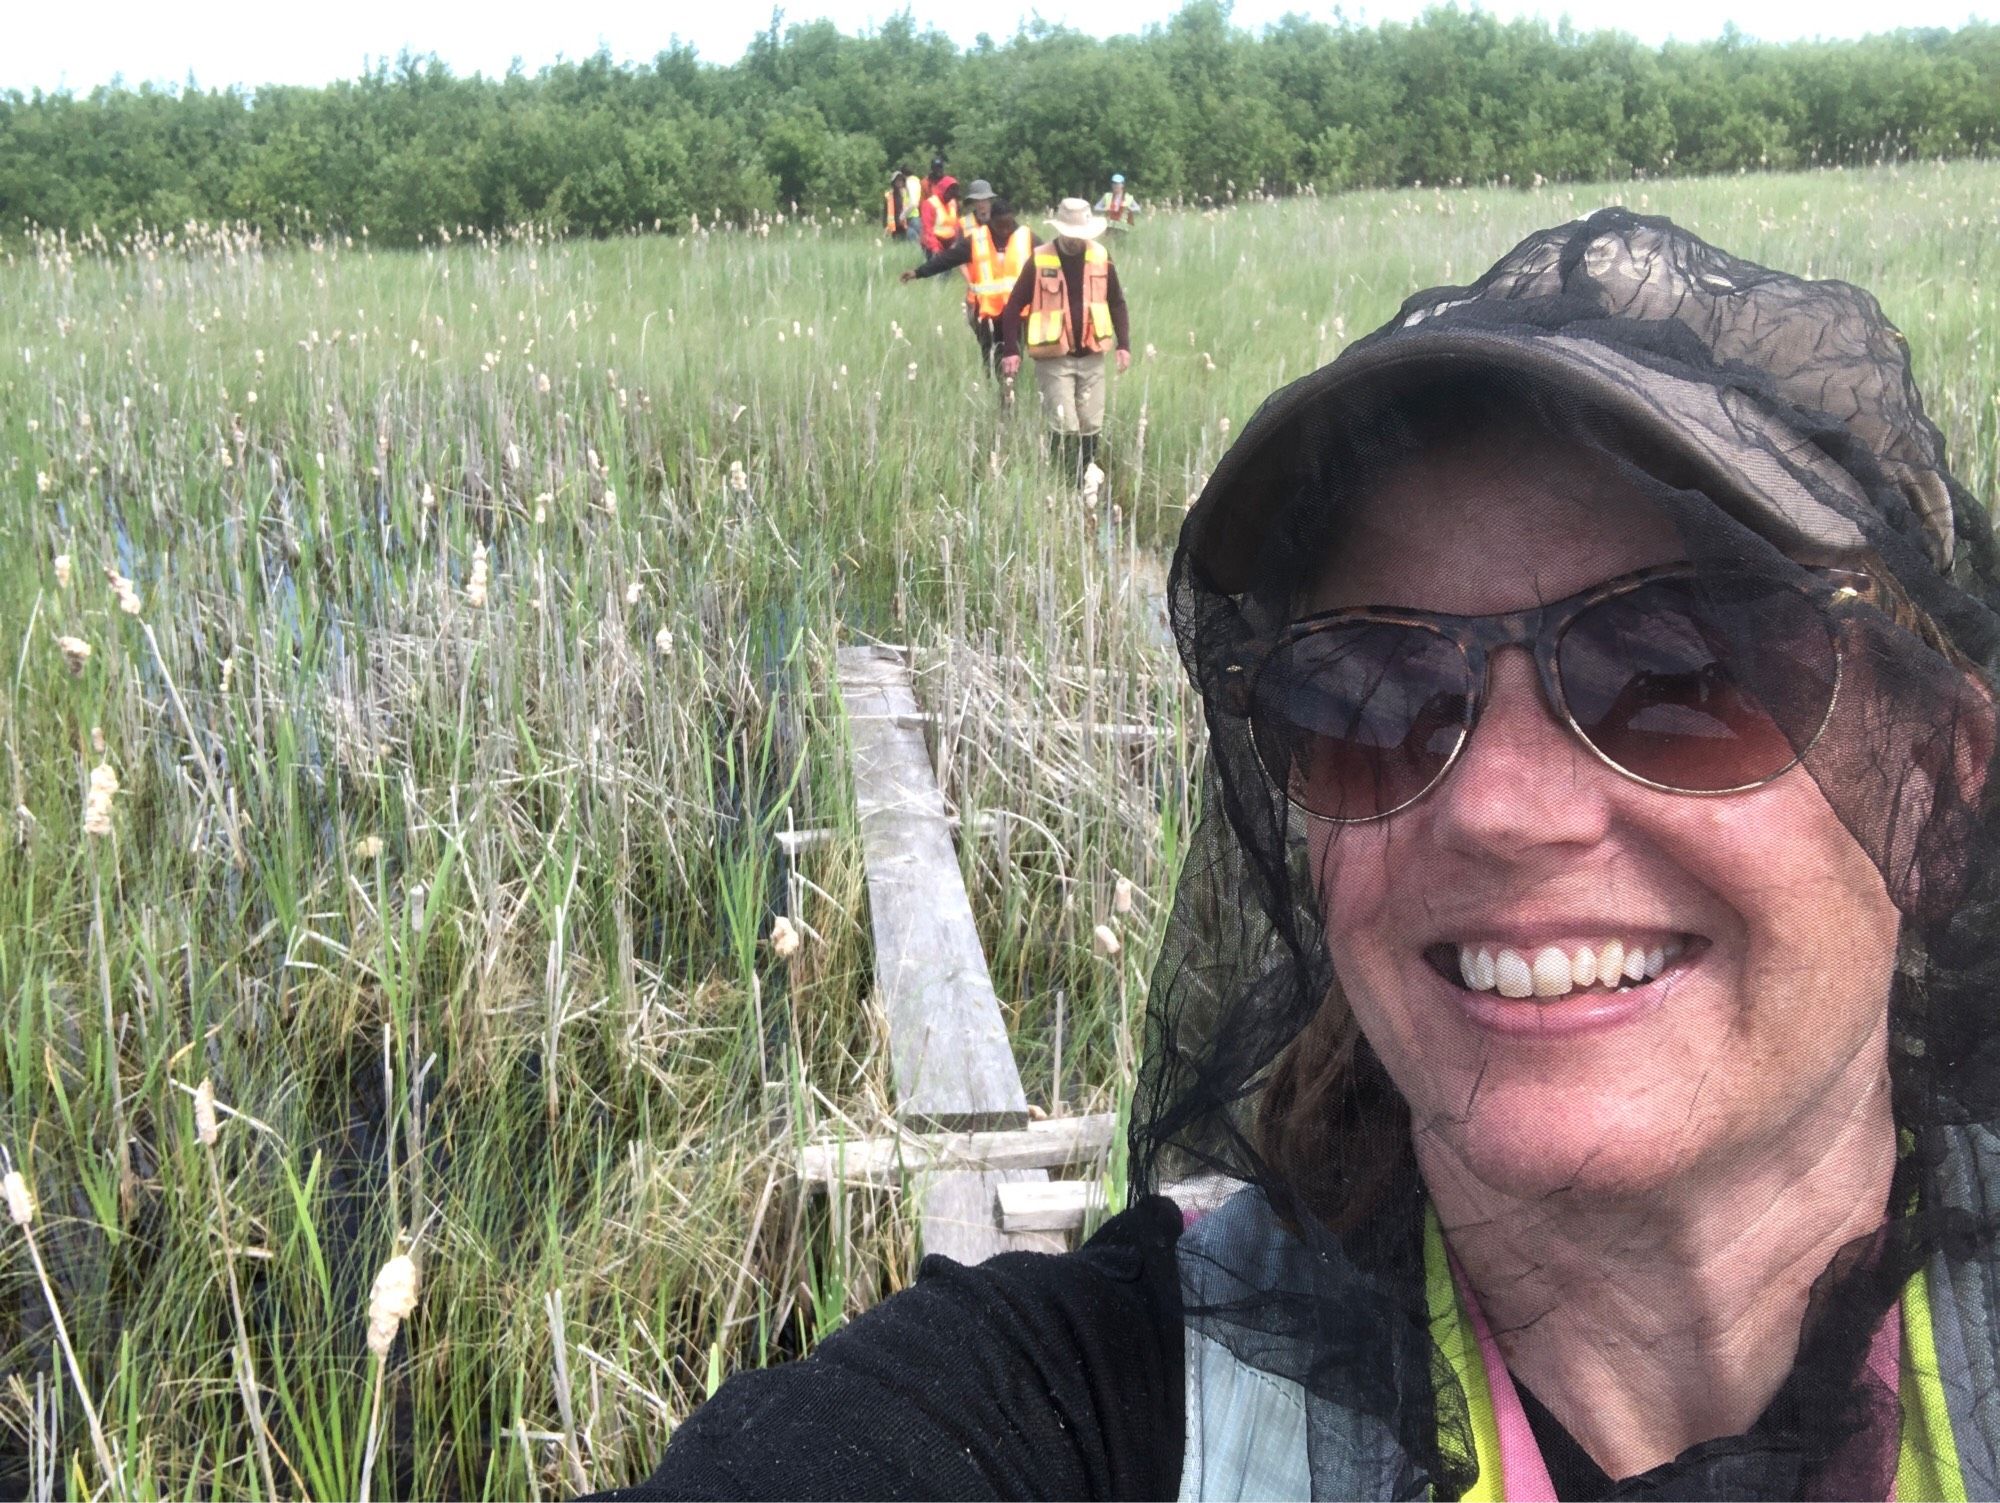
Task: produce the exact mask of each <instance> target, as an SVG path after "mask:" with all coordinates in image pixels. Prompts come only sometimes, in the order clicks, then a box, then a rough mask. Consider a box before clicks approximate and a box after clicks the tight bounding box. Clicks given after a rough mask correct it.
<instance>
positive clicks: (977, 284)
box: [901, 177, 1035, 391]
mask: <svg viewBox="0 0 2000 1503" xmlns="http://www.w3.org/2000/svg"><path fill="white" fill-rule="evenodd" d="M960 198H961V200H962V201H963V202H964V204H965V206H966V208H967V209H968V210H969V211H970V214H971V221H970V222H969V223H967V224H966V225H965V226H964V233H962V234H961V235H959V236H958V238H957V239H955V240H949V241H946V242H945V244H944V246H943V247H942V248H941V249H940V250H939V251H938V252H937V254H935V255H933V256H931V257H929V258H928V259H927V260H925V262H924V264H923V265H921V266H918V267H914V268H912V269H911V270H909V271H906V272H904V273H903V275H902V277H901V280H902V281H905V282H909V281H914V280H915V279H916V278H918V277H934V276H937V275H939V274H940V273H943V272H947V271H950V270H951V269H952V268H953V267H957V268H959V269H960V270H962V271H964V273H965V321H966V323H967V324H968V325H969V326H970V327H971V329H972V335H973V338H975V339H977V340H978V341H979V363H980V364H981V366H983V367H984V368H985V370H986V372H987V374H988V375H991V376H993V377H995V378H998V376H999V374H1000V369H999V366H1000V355H999V350H1000V310H1001V309H1002V308H1003V307H1005V306H1006V303H1007V295H1008V294H1009V293H1010V292H1012V291H1013V290H1014V282H1015V280H1016V279H1017V278H1018V277H1019V276H1020V274H1021V268H1022V267H1024V266H1026V265H1027V264H1028V257H1029V256H1030V255H1032V254H1033V253H1034V249H1035V235H1034V231H1032V230H1030V229H1028V228H1027V227H1026V226H1025V225H1022V224H1020V223H1019V222H1017V221H1016V220H1015V218H1014V210H1013V206H1012V205H1010V204H1009V203H1008V202H1007V200H1006V199H1004V198H1002V197H1000V196H999V195H998V194H997V193H995V192H994V191H993V185H992V184H991V183H989V182H987V181H986V179H985V178H983V177H976V178H974V179H973V180H972V181H971V182H970V183H969V184H967V185H966V188H965V191H964V192H963V193H962V194H961V195H960ZM1006 390H1007V391H1011V390H1012V388H1011V387H1008V388H1006Z"/></svg>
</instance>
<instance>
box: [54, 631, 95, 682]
mask: <svg viewBox="0 0 2000 1503" xmlns="http://www.w3.org/2000/svg"><path fill="white" fill-rule="evenodd" d="M56 646H57V647H59V648H61V649H62V655H63V666H64V667H66V668H68V669H69V671H70V673H71V674H72V675H74V674H79V673H82V672H83V668H84V665H85V664H86V663H88V662H89V661H90V653H91V646H90V644H89V643H88V642H86V641H84V640H83V638H82V637H57V638H56Z"/></svg>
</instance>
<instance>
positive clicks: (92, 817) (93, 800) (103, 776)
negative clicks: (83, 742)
mask: <svg viewBox="0 0 2000 1503" xmlns="http://www.w3.org/2000/svg"><path fill="white" fill-rule="evenodd" d="M117 794H118V774H117V773H115V772H113V771H112V770H111V764H110V763H108V762H100V763H98V764H97V766H95V767H94V768H92V769H91V772H90V792H89V793H88V794H87V795H86V796H85V798H84V801H83V833H84V834H86V835H93V836H96V837H98V838H99V839H102V838H103V837H104V836H106V835H109V834H110V833H111V800H112V799H113V798H115V797H116V796H117Z"/></svg>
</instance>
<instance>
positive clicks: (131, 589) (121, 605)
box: [104, 564, 144, 616]
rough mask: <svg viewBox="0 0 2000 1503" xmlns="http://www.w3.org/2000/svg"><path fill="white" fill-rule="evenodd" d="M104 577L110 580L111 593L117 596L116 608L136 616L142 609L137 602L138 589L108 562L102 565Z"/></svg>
mask: <svg viewBox="0 0 2000 1503" xmlns="http://www.w3.org/2000/svg"><path fill="white" fill-rule="evenodd" d="M104 577H105V578H106V579H108V580H109V581H111V593H112V594H114V595H116V596H117V597H118V609H119V610H121V611H123V612H124V613H125V614H126V615H128V616H136V615H138V614H139V612H140V611H141V610H143V609H144V607H143V606H142V605H140V603H139V591H138V588H137V586H135V585H134V584H133V583H132V581H131V580H129V579H127V578H126V577H125V576H124V575H123V574H120V573H119V572H118V571H117V570H116V569H114V568H112V567H111V566H110V565H109V564H106V565H105V566H104Z"/></svg>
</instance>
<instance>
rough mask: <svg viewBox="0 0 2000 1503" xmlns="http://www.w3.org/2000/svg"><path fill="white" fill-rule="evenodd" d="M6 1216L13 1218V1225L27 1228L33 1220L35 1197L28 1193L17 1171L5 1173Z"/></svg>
mask: <svg viewBox="0 0 2000 1503" xmlns="http://www.w3.org/2000/svg"><path fill="white" fill-rule="evenodd" d="M6 1186H7V1214H8V1215H9V1216H11V1217H13V1218H14V1225H16V1226H28V1225H31V1224H32V1223H33V1222H34V1219H35V1197H34V1196H33V1195H31V1194H29V1193H28V1182H27V1180H25V1179H23V1178H22V1177H21V1171H20V1170H18V1169H9V1170H8V1171H7V1180H6Z"/></svg>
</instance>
